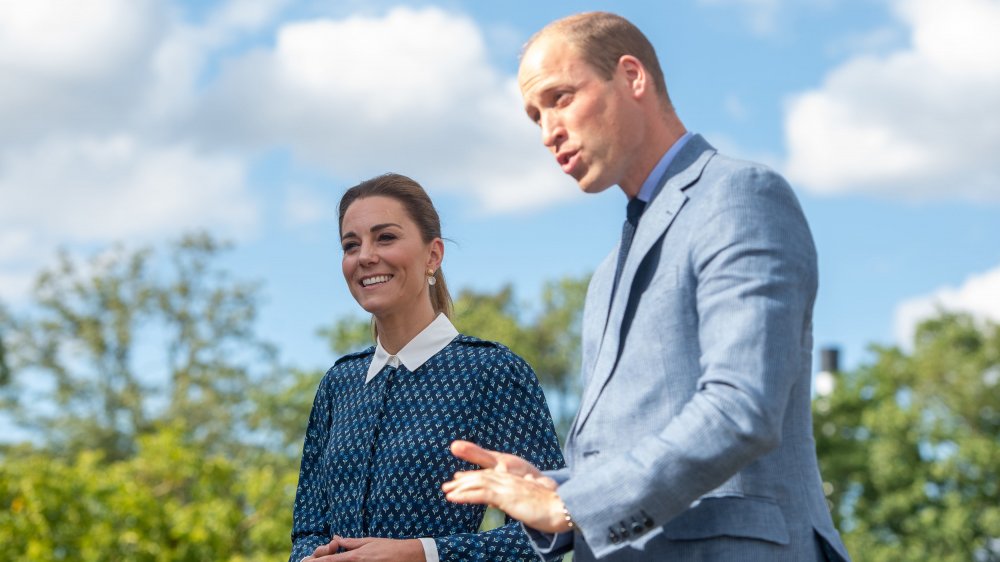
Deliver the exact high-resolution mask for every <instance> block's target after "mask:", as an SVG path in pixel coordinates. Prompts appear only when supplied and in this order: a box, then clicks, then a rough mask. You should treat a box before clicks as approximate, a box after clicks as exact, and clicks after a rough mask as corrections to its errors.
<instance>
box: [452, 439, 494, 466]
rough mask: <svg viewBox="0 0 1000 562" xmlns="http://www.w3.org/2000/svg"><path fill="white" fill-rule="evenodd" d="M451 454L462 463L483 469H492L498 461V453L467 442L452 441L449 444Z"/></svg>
mask: <svg viewBox="0 0 1000 562" xmlns="http://www.w3.org/2000/svg"><path fill="white" fill-rule="evenodd" d="M451 454H453V455H455V456H456V457H458V458H460V459H462V460H463V461H468V462H471V463H472V464H478V465H479V466H481V467H483V468H493V467H495V466H496V465H497V462H499V460H500V456H499V454H498V453H495V452H493V451H490V450H488V449H484V448H482V447H480V446H479V445H476V444H475V443H470V442H468V441H462V440H458V441H453V442H452V444H451Z"/></svg>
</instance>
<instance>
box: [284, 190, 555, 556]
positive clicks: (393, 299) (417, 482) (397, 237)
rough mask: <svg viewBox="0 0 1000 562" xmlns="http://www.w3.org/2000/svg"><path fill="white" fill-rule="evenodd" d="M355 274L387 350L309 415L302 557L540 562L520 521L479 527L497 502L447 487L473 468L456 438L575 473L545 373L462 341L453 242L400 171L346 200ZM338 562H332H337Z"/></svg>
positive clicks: (337, 368)
mask: <svg viewBox="0 0 1000 562" xmlns="http://www.w3.org/2000/svg"><path fill="white" fill-rule="evenodd" d="M340 238H341V244H342V246H343V250H344V254H343V271H344V279H345V280H346V281H347V286H348V288H349V289H350V291H351V295H352V296H353V297H354V299H355V300H357V301H358V304H359V305H361V308H363V309H365V310H366V311H368V312H370V313H371V315H372V318H373V326H374V330H375V335H376V345H375V346H373V347H369V348H368V349H366V350H364V351H361V352H358V353H352V354H349V355H345V356H344V357H341V358H340V359H339V360H337V362H336V364H335V365H334V366H333V367H332V368H330V370H329V371H328V372H327V373H326V376H324V377H323V380H322V381H321V382H320V386H319V389H318V390H317V392H316V398H315V401H314V402H313V409H312V414H311V415H310V417H309V428H308V430H307V433H306V439H305V447H304V448H303V452H302V467H301V470H300V473H299V485H298V490H297V492H296V497H295V512H294V523H293V529H292V543H293V547H292V554H291V557H290V558H289V560H290V561H291V562H299V561H300V560H321V561H325V560H327V559H326V558H325V557H326V556H329V555H332V554H334V553H336V552H338V551H344V550H349V551H352V553H353V554H357V555H361V554H364V555H365V556H361V557H360V559H364V560H400V561H402V560H415V561H424V560H438V559H440V560H441V561H442V562H444V561H449V560H519V559H523V560H536V559H537V558H536V555H535V554H534V552H533V551H532V549H531V547H530V546H529V544H528V542H527V539H526V537H525V536H524V533H523V532H522V531H521V529H520V528H519V524H518V523H516V522H512V521H508V523H507V524H506V525H504V526H502V527H499V528H497V529H493V530H491V531H485V532H481V533H478V532H477V529H478V528H479V525H480V523H481V522H482V518H483V513H484V508H483V507H482V506H467V505H457V504H452V503H449V502H447V501H446V500H445V498H444V494H443V493H442V492H441V484H442V483H443V482H445V481H446V480H449V479H450V478H451V476H452V475H453V474H454V473H455V472H456V471H458V470H469V469H471V468H474V467H473V466H472V465H470V464H468V463H465V462H463V461H460V460H458V459H457V458H455V457H454V456H452V455H451V453H450V452H449V444H450V443H451V442H452V441H454V440H455V439H467V440H471V441H474V442H476V443H478V444H480V445H482V446H484V447H486V448H488V449H494V450H501V451H506V452H511V453H514V454H516V455H519V456H523V457H525V458H527V459H529V460H531V461H532V462H533V463H535V464H536V465H537V466H539V467H541V468H543V469H555V468H558V467H561V466H563V460H562V455H561V454H560V452H559V443H558V440H557V438H556V435H555V431H554V428H553V424H552V419H551V417H550V416H549V411H548V407H547V406H546V404H545V398H544V396H543V395H542V391H541V388H540V387H539V386H538V381H537V379H536V378H535V374H534V373H533V372H532V370H531V368H530V367H529V366H528V365H527V364H526V363H525V362H524V361H523V360H522V359H521V358H520V357H518V356H517V355H515V354H514V353H512V352H511V351H510V350H509V349H507V348H506V347H504V346H502V345H500V344H496V343H492V342H487V341H482V340H479V339H476V338H473V337H470V336H465V335H461V334H459V333H458V332H457V331H456V330H455V328H454V327H453V326H452V324H451V322H450V321H449V319H448V317H449V315H450V314H451V297H450V296H449V294H448V289H447V288H446V286H445V282H444V276H443V275H442V273H441V261H442V259H443V258H444V243H443V242H442V240H441V226H440V220H439V219H438V215H437V211H435V210H434V206H433V204H432V203H431V201H430V199H429V198H428V197H427V194H426V193H425V192H424V190H423V188H421V187H420V185H419V184H417V182H415V181H413V180H412V179H410V178H407V177H405V176H401V175H397V174H387V175H384V176H379V177H376V178H373V179H371V180H368V181H366V182H363V183H361V184H359V185H357V186H355V187H352V188H351V189H349V190H348V191H347V193H345V194H344V196H343V198H342V199H341V201H340ZM336 559H337V558H336V557H333V558H331V559H330V560H336Z"/></svg>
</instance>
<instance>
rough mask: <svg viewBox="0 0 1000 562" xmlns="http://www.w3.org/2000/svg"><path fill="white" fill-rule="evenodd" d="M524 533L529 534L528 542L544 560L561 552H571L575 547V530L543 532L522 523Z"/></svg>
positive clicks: (552, 557)
mask: <svg viewBox="0 0 1000 562" xmlns="http://www.w3.org/2000/svg"><path fill="white" fill-rule="evenodd" d="M521 528H522V529H524V534H526V535H528V542H530V543H531V548H533V549H535V552H537V553H538V555H539V556H541V557H542V559H543V560H553V559H555V558H556V557H557V556H559V555H561V554H565V553H567V552H569V551H570V550H571V549H572V548H573V531H567V532H565V533H543V532H542V531H538V530H535V529H532V528H531V527H528V526H527V525H525V524H524V523H521Z"/></svg>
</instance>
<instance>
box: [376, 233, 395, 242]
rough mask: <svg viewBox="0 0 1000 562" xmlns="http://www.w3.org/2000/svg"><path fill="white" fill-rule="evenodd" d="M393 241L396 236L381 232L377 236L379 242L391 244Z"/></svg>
mask: <svg viewBox="0 0 1000 562" xmlns="http://www.w3.org/2000/svg"><path fill="white" fill-rule="evenodd" d="M395 239H396V235H395V234H390V233H388V232H383V233H382V234H379V235H378V241H379V242H391V241H393V240H395Z"/></svg>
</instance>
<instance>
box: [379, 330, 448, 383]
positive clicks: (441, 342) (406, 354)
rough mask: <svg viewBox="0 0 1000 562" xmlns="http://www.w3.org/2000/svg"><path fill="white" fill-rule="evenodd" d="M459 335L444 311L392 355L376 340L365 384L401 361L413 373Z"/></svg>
mask: <svg viewBox="0 0 1000 562" xmlns="http://www.w3.org/2000/svg"><path fill="white" fill-rule="evenodd" d="M457 335H458V330H456V329H455V326H454V325H452V323H451V320H448V317H447V316H445V315H444V314H443V313H442V314H438V315H437V318H435V319H434V321H433V322H431V323H430V324H428V325H427V327H426V328H424V329H423V330H422V331H421V332H420V333H419V334H417V335H416V336H414V337H413V339H412V340H410V341H409V342H408V343H407V344H406V345H404V346H403V349H400V350H399V353H397V354H395V355H390V354H389V352H388V351H386V350H385V348H384V347H382V342H380V341H376V343H375V355H374V357H372V362H371V364H370V365H368V376H367V377H365V384H367V383H368V381H370V380H372V379H373V378H375V375H377V374H379V372H380V371H381V370H382V368H383V367H385V366H386V365H391V366H393V367H398V366H399V364H400V363H402V364H403V366H404V367H406V369H407V370H408V371H410V372H411V373H412V372H413V371H416V370H417V369H419V368H420V366H421V365H423V364H424V363H426V362H427V360H428V359H430V358H431V357H434V355H436V354H437V352H439V351H441V350H442V349H444V348H445V346H446V345H448V344H449V343H451V340H453V339H455V336H457Z"/></svg>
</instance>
